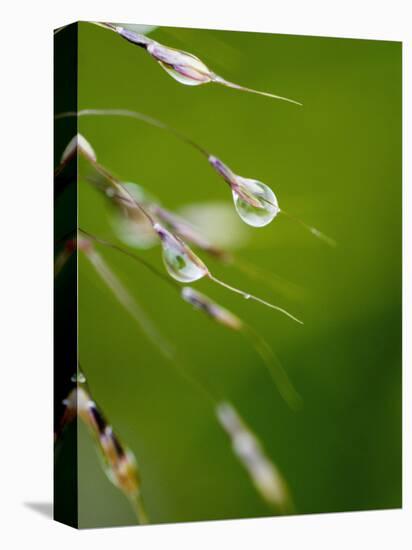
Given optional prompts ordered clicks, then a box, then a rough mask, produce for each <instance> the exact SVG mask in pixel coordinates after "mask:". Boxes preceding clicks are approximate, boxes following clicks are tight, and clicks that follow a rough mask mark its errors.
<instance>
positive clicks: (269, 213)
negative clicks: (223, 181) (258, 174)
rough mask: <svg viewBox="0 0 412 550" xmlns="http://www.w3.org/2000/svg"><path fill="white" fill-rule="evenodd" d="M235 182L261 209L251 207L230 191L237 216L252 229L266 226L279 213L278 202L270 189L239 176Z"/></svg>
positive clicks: (258, 182) (234, 192)
mask: <svg viewBox="0 0 412 550" xmlns="http://www.w3.org/2000/svg"><path fill="white" fill-rule="evenodd" d="M237 180H238V182H239V183H240V185H241V186H242V187H244V188H245V189H246V190H247V192H248V193H250V194H251V195H252V196H253V197H254V198H255V199H257V200H258V201H259V203H260V204H261V208H256V207H254V206H252V205H251V204H249V203H248V202H247V201H245V200H244V199H242V198H241V197H240V196H239V194H238V193H237V192H236V191H235V190H234V189H232V193H233V201H234V203H235V207H236V211H237V213H238V214H239V216H240V217H241V218H242V220H243V221H244V222H245V223H247V224H248V225H251V226H253V227H264V226H265V225H268V224H269V223H270V222H271V221H272V220H273V218H275V217H276V216H277V214H279V212H280V209H279V205H278V201H277V199H276V196H275V194H274V192H273V191H272V189H270V187H268V186H267V185H265V184H264V183H262V182H260V181H257V180H252V179H247V178H241V177H239V176H237Z"/></svg>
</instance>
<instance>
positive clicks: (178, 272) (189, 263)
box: [154, 223, 209, 283]
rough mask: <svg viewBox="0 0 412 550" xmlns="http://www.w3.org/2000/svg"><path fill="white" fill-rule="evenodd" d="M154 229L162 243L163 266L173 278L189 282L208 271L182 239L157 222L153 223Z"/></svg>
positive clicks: (199, 277) (203, 275)
mask: <svg viewBox="0 0 412 550" xmlns="http://www.w3.org/2000/svg"><path fill="white" fill-rule="evenodd" d="M154 229H155V231H156V233H157V234H158V235H159V237H160V240H161V243H162V250H163V261H164V264H165V267H166V269H167V271H168V273H169V275H170V276H171V277H173V279H176V281H179V282H181V283H191V282H193V281H197V280H198V279H201V278H202V277H205V275H207V274H208V273H209V271H208V269H207V267H206V266H205V264H204V263H203V262H202V260H200V258H198V257H197V256H196V254H194V253H193V252H192V251H191V250H190V248H189V247H188V246H186V245H185V244H184V242H183V241H181V240H180V239H178V238H177V237H175V236H174V235H173V234H172V233H170V232H169V231H167V229H165V228H164V227H163V226H161V225H160V224H158V223H156V224H155V225H154Z"/></svg>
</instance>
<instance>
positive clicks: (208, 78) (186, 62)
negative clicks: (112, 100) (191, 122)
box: [112, 27, 302, 105]
mask: <svg viewBox="0 0 412 550" xmlns="http://www.w3.org/2000/svg"><path fill="white" fill-rule="evenodd" d="M112 30H114V31H115V32H117V33H118V34H119V35H120V36H122V37H123V38H125V39H126V40H127V41H128V42H131V43H132V44H136V45H137V46H140V47H141V48H144V49H145V50H146V51H147V52H148V53H149V54H150V55H151V56H152V57H153V59H155V60H156V61H157V62H158V63H159V65H160V66H161V67H163V69H164V70H165V71H166V72H167V73H168V74H169V75H170V76H171V77H172V78H174V79H175V80H177V81H178V82H180V83H181V84H185V85H186V86H199V85H200V84H207V83H208V82H214V83H216V84H220V85H221V86H226V87H227V88H233V89H235V90H240V91H243V92H248V93H252V94H258V95H263V96H266V97H271V98H273V99H281V100H282V101H288V102H289V103H295V104H296V105H302V103H300V102H299V101H295V100H294V99H289V98H287V97H282V96H279V95H275V94H271V93H269V92H261V91H259V90H255V89H253V88H247V87H245V86H241V85H239V84H235V83H234V82H229V81H228V80H225V79H224V78H222V77H221V76H219V75H217V74H215V73H214V72H213V71H211V70H210V69H209V68H208V67H207V66H206V65H205V64H204V63H203V61H201V60H200V59H199V58H198V57H196V56H195V55H193V54H191V53H188V52H184V51H182V50H176V49H174V48H170V47H169V46H164V45H163V44H159V42H156V41H155V40H152V39H150V38H147V37H146V36H144V35H142V34H138V33H135V32H133V31H130V30H128V29H124V28H123V27H114V28H112Z"/></svg>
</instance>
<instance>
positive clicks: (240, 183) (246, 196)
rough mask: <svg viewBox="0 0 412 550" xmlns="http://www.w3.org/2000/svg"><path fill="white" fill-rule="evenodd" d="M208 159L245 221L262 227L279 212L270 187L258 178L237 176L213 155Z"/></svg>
mask: <svg viewBox="0 0 412 550" xmlns="http://www.w3.org/2000/svg"><path fill="white" fill-rule="evenodd" d="M208 160H209V163H210V164H211V166H212V167H213V168H214V169H215V170H216V172H217V173H218V174H219V175H221V176H222V178H223V179H224V180H225V181H226V183H228V184H229V186H230V188H231V190H232V195H233V202H234V203H235V208H236V212H237V213H238V214H239V216H240V218H241V219H242V220H243V221H244V222H245V223H247V224H248V225H251V226H252V227H264V226H265V225H268V224H269V223H270V222H271V221H272V220H273V219H274V218H275V217H276V216H277V215H278V214H279V212H280V209H279V205H278V201H277V199H276V196H275V194H274V192H273V191H272V189H271V188H270V187H268V186H267V185H265V184H264V183H262V182H260V181H258V180H253V179H249V178H242V177H241V176H238V175H237V174H235V173H234V172H232V170H231V169H230V168H229V167H228V166H226V164H224V163H223V162H222V161H221V160H220V159H218V158H217V157H215V156H213V155H210V156H209V157H208Z"/></svg>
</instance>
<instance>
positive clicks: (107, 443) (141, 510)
mask: <svg viewBox="0 0 412 550" xmlns="http://www.w3.org/2000/svg"><path fill="white" fill-rule="evenodd" d="M63 405H64V407H65V408H64V414H63V418H62V421H61V426H65V425H67V424H68V423H69V422H71V421H72V420H74V419H75V418H76V416H78V417H79V418H80V419H81V420H82V421H83V423H84V424H85V425H86V426H87V428H88V430H89V432H90V433H91V434H92V436H93V439H94V441H95V443H96V447H97V449H98V452H99V456H100V458H101V461H102V464H103V469H104V471H105V473H106V475H107V477H108V479H109V480H110V481H111V482H112V483H113V484H114V485H115V486H116V487H117V488H118V489H120V491H122V493H123V494H124V495H125V496H126V497H127V498H128V499H129V501H130V502H131V504H132V507H133V509H134V511H135V513H136V516H137V520H138V522H139V523H140V524H147V523H148V522H149V519H148V516H147V513H146V510H145V507H144V504H143V500H142V495H141V482H140V476H139V471H138V466H137V462H136V459H135V456H134V454H133V452H132V451H131V450H130V449H128V448H127V447H126V446H124V445H123V444H122V443H121V442H120V440H119V438H118V436H117V435H116V434H115V433H114V431H113V428H112V427H111V426H110V425H109V424H108V422H107V420H106V418H105V416H104V414H103V413H102V411H101V410H100V408H99V407H98V406H97V405H96V403H95V401H94V400H93V399H92V398H91V395H90V390H89V389H88V388H87V386H86V383H85V378H84V376H82V378H79V379H77V380H76V385H75V387H74V389H72V390H71V391H70V393H69V395H68V396H67V398H66V399H65V400H64V401H63Z"/></svg>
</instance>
